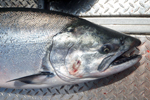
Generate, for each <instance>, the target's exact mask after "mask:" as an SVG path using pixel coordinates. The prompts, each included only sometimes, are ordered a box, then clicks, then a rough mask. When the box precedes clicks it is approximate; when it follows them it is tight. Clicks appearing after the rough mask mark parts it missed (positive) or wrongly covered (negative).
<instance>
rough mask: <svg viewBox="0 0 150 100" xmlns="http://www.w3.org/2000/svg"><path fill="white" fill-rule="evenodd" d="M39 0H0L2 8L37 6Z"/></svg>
mask: <svg viewBox="0 0 150 100" xmlns="http://www.w3.org/2000/svg"><path fill="white" fill-rule="evenodd" d="M37 2H38V0H0V8H4V7H5V8H6V7H24V8H37V7H38V5H37Z"/></svg>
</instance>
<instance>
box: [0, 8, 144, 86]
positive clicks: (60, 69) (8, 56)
mask: <svg viewBox="0 0 150 100" xmlns="http://www.w3.org/2000/svg"><path fill="white" fill-rule="evenodd" d="M140 44H141V42H140V40H138V39H136V38H134V37H131V36H128V35H126V34H122V33H119V32H116V31H114V30H111V29H108V28H105V27H102V26H99V25H96V24H93V23H91V22H89V21H86V20H84V19H81V18H78V17H75V16H72V15H68V14H64V13H60V12H54V11H47V10H39V9H15V8H12V9H9V8H5V9H0V87H6V88H42V87H50V86H58V85H64V84H76V83H81V82H85V81H90V80H95V79H99V78H103V77H107V76H109V75H112V74H115V73H118V72H121V71H123V70H125V69H127V68H129V67H131V66H133V65H134V64H136V63H137V62H138V61H139V60H140V58H141V56H140V55H130V56H125V53H126V52H127V51H129V50H130V49H132V48H134V47H137V46H139V45H140Z"/></svg>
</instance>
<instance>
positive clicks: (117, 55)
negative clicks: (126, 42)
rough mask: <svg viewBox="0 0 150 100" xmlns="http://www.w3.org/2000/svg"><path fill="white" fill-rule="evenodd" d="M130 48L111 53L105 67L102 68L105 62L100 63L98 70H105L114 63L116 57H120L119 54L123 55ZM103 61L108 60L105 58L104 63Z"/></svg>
mask: <svg viewBox="0 0 150 100" xmlns="http://www.w3.org/2000/svg"><path fill="white" fill-rule="evenodd" d="M128 50H129V49H127V50H120V52H118V53H116V54H114V55H110V56H109V58H110V59H108V60H107V61H108V62H107V63H105V65H104V67H103V68H102V69H101V70H100V67H101V66H102V65H103V64H100V65H99V66H98V69H97V70H99V71H100V72H103V71H105V70H106V69H108V68H109V66H110V65H111V63H112V62H113V61H114V60H115V59H116V58H118V57H119V56H121V55H122V54H124V53H125V52H127V51H128ZM103 62H106V60H105V59H104V60H103V61H102V63H103Z"/></svg>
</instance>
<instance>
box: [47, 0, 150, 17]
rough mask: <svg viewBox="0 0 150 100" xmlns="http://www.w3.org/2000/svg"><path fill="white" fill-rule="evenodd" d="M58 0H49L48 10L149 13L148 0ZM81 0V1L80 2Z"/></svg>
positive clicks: (112, 13)
mask: <svg viewBox="0 0 150 100" xmlns="http://www.w3.org/2000/svg"><path fill="white" fill-rule="evenodd" d="M56 1H57V2H56ZM58 1H59V2H58ZM60 1H61V0H50V10H57V11H63V12H69V13H72V14H74V15H80V16H149V15H150V0H76V2H75V1H73V0H72V1H73V2H69V5H67V4H66V3H63V1H62V2H60ZM64 1H65V0H64ZM69 1H70V0H69ZM81 1H82V3H80V2H81ZM54 2H56V3H54ZM54 4H55V5H54ZM76 4H77V5H78V6H76ZM60 5H61V6H60ZM62 5H63V6H62ZM70 5H71V7H70ZM64 7H65V8H64ZM70 10H71V12H70Z"/></svg>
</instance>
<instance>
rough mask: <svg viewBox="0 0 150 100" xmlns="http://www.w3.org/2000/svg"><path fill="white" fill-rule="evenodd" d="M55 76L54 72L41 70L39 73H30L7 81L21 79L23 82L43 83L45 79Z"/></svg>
mask: <svg viewBox="0 0 150 100" xmlns="http://www.w3.org/2000/svg"><path fill="white" fill-rule="evenodd" d="M53 76H54V74H53V73H50V72H40V73H38V74H33V75H29V76H25V77H21V78H17V79H13V80H9V81H7V82H11V81H20V82H23V83H26V84H41V83H43V82H44V81H46V80H47V79H48V78H51V77H53Z"/></svg>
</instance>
